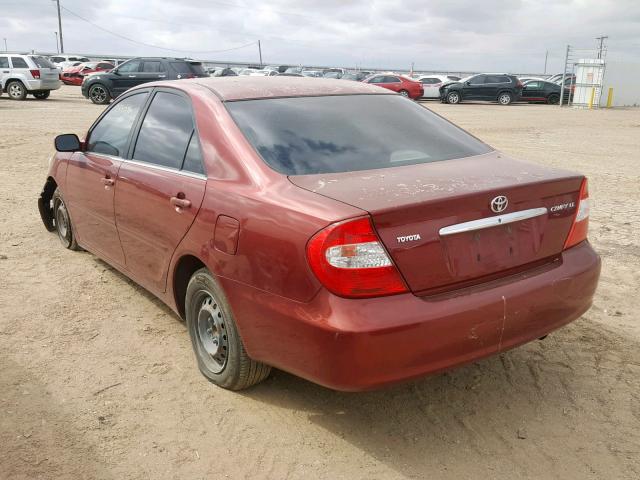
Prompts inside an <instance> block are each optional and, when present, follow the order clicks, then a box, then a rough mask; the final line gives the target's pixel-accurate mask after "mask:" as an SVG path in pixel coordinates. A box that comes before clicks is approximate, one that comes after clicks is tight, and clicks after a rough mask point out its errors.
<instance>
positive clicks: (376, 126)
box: [226, 95, 491, 175]
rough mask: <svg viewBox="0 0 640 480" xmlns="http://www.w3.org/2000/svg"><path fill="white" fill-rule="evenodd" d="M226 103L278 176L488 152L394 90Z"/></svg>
mask: <svg viewBox="0 0 640 480" xmlns="http://www.w3.org/2000/svg"><path fill="white" fill-rule="evenodd" d="M226 107H227V109H228V110H229V112H230V113H231V116H232V117H233V119H234V120H235V122H236V123H237V125H238V126H239V127H240V130H242V132H243V133H244V135H245V136H246V137H247V139H248V140H249V142H250V143H251V144H252V145H253V147H254V148H255V149H256V151H257V152H258V153H259V154H260V156H261V157H262V158H263V159H264V161H265V162H266V163H267V164H268V165H269V166H270V167H271V168H273V169H274V170H276V171H278V172H280V173H283V174H285V175H307V174H318V173H337V172H351V171H359V170H369V169H377V168H389V167H395V166H401V165H412V164H417V163H428V162H437V161H441V160H448V159H451V158H460V157H469V156H472V155H480V154H483V153H487V152H489V151H491V147H489V146H488V145H486V144H484V143H482V142H481V141H479V140H478V139H476V138H475V137H473V136H471V135H469V134H468V133H466V132H464V131H463V130H461V129H460V128H458V127H456V126H455V125H453V124H452V123H449V122H448V121H446V120H444V119H443V118H442V117H439V116H438V115H436V114H434V113H432V112H431V111H429V110H427V109H426V108H424V107H422V106H420V105H418V104H416V103H414V102H412V101H410V100H407V99H405V98H402V97H400V96H396V95H347V96H324V97H295V98H279V99H264V100H243V101H236V102H227V103H226Z"/></svg>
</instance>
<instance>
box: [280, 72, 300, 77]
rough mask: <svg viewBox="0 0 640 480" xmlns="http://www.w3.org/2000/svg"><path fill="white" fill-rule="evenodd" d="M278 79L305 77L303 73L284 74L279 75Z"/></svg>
mask: <svg viewBox="0 0 640 480" xmlns="http://www.w3.org/2000/svg"><path fill="white" fill-rule="evenodd" d="M276 77H304V75H302V74H301V73H293V72H284V73H278V74H277V75H276Z"/></svg>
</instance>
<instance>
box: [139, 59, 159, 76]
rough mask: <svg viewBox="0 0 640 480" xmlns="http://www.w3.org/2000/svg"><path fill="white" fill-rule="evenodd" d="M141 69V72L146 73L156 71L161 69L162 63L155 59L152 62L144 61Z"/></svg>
mask: <svg viewBox="0 0 640 480" xmlns="http://www.w3.org/2000/svg"><path fill="white" fill-rule="evenodd" d="M142 71H143V72H147V73H158V72H161V71H162V63H161V62H157V61H153V62H149V61H145V62H144V66H143V67H142Z"/></svg>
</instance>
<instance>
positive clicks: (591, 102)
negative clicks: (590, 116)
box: [589, 87, 596, 109]
mask: <svg viewBox="0 0 640 480" xmlns="http://www.w3.org/2000/svg"><path fill="white" fill-rule="evenodd" d="M595 96H596V89H595V87H594V88H592V89H591V98H589V109H591V108H593V99H594V98H595Z"/></svg>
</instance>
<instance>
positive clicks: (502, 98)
mask: <svg viewBox="0 0 640 480" xmlns="http://www.w3.org/2000/svg"><path fill="white" fill-rule="evenodd" d="M512 101H513V97H512V96H511V94H510V93H509V92H502V93H501V94H500V95H498V103H499V104H500V105H509V104H510V103H511V102H512Z"/></svg>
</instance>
